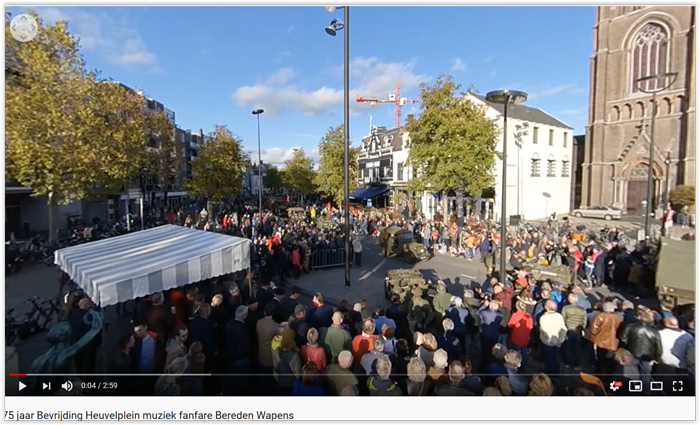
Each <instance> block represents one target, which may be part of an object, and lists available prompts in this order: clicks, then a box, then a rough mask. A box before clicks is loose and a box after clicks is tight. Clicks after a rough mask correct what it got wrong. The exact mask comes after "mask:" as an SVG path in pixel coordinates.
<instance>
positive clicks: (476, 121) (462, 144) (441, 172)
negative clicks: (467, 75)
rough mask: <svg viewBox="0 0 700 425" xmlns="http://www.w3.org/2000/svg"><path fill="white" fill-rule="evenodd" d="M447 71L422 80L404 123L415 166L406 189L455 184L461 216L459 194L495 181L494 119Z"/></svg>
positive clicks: (479, 190)
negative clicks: (412, 114)
mask: <svg viewBox="0 0 700 425" xmlns="http://www.w3.org/2000/svg"><path fill="white" fill-rule="evenodd" d="M459 90H460V85H459V84H457V83H455V81H454V79H453V78H452V76H450V75H445V74H443V75H440V76H439V77H438V79H437V80H436V81H435V83H434V84H432V85H429V84H422V85H421V100H422V103H421V113H420V116H419V117H418V119H415V120H413V121H412V122H410V123H409V124H407V126H406V130H407V131H408V133H409V135H410V150H409V153H408V160H407V161H406V162H407V164H408V165H409V166H410V167H411V168H412V169H413V170H414V171H413V176H412V179H411V180H410V181H409V182H408V186H409V188H410V189H411V190H414V191H422V190H427V189H428V188H429V189H430V190H433V191H448V190H454V191H455V192H456V195H457V208H458V209H457V215H458V220H459V222H460V223H462V222H463V219H464V194H465V192H466V193H470V194H481V193H482V191H483V190H484V189H486V188H489V187H491V186H492V185H493V184H494V176H493V168H494V165H495V161H496V158H497V157H498V155H499V154H498V152H497V151H496V137H497V136H498V128H497V126H496V124H495V123H494V122H493V121H491V120H490V119H489V118H487V117H486V109H485V108H484V107H482V106H480V105H477V104H475V103H472V102H471V101H470V100H469V99H468V98H466V95H467V93H460V92H459Z"/></svg>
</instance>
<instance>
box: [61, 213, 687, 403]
mask: <svg viewBox="0 0 700 425" xmlns="http://www.w3.org/2000/svg"><path fill="white" fill-rule="evenodd" d="M318 216H325V217H326V218H327V219H329V220H330V221H332V222H334V221H335V222H337V221H339V220H340V217H342V214H341V212H340V211H338V210H335V209H332V208H330V207H329V208H325V207H324V206H323V205H320V206H312V207H309V208H307V211H306V214H304V215H303V216H302V217H299V218H293V217H288V218H283V217H279V216H276V215H274V214H272V213H269V212H267V213H264V214H263V215H262V219H261V218H260V215H258V214H257V212H256V211H255V210H254V207H252V206H250V205H242V207H239V208H237V207H236V206H234V207H233V209H232V210H231V211H228V212H224V213H222V214H221V215H219V216H218V217H217V219H216V221H215V222H216V223H218V224H220V225H221V226H222V227H223V228H224V229H226V231H230V232H231V233H232V234H237V235H240V236H245V237H250V238H251V239H253V241H254V253H255V255H254V258H255V260H254V261H255V262H257V264H258V265H259V269H258V278H257V282H258V283H259V284H258V285H257V289H254V290H253V288H251V287H249V286H246V284H245V279H244V277H245V276H240V275H231V276H224V277H219V278H216V279H211V280H209V281H206V282H199V283H198V284H193V285H190V286H188V287H185V288H178V289H173V290H171V291H168V292H167V293H156V294H153V295H151V296H150V297H147V298H145V299H141V300H138V303H137V305H136V306H135V309H134V312H133V315H132V319H133V320H132V325H133V329H132V332H129V333H128V334H126V335H124V336H123V337H121V338H120V339H119V345H118V351H117V352H116V354H114V356H113V358H111V359H110V361H109V362H108V363H107V365H106V367H105V373H108V374H112V375H114V376H117V375H120V374H126V373H130V374H133V373H136V374H138V373H143V374H144V377H143V378H138V379H134V378H132V377H122V378H120V377H117V378H116V379H118V380H119V381H120V382H119V385H118V389H117V390H116V392H117V393H118V394H120V395H218V394H223V395H295V396H312V395H316V396H320V395H348V396H350V395H369V396H377V395H436V396H441V395H465V396H478V395H501V396H508V395H541V396H545V395H567V394H568V395H597V394H601V393H602V391H604V390H605V388H607V384H608V383H609V382H611V381H612V380H615V381H622V382H625V381H631V380H641V381H643V382H644V384H645V385H644V392H645V393H648V392H649V391H650V386H649V385H648V384H649V383H650V382H651V381H652V380H653V381H658V380H662V381H663V380H666V381H668V380H670V379H673V380H684V382H686V385H685V388H686V389H687V390H689V389H690V388H694V375H695V363H694V358H695V355H694V353H695V336H694V333H695V326H694V324H695V321H694V309H693V310H692V311H691V310H688V311H678V310H677V309H673V308H672V307H673V306H672V305H670V304H668V303H664V302H662V303H661V305H660V307H659V308H658V310H657V311H654V310H652V309H650V308H647V307H644V306H642V305H638V306H635V305H634V304H632V303H631V302H629V301H624V302H621V301H620V300H619V299H618V298H615V297H610V298H606V299H602V300H595V299H593V298H591V297H590V296H589V294H588V292H587V291H586V288H585V287H584V288H582V287H581V286H580V285H577V284H576V280H574V283H573V284H570V285H569V284H562V283H561V282H557V281H537V280H536V279H535V278H534V277H533V276H532V274H531V273H530V269H529V267H528V266H527V264H528V259H529V258H530V259H531V258H535V259H537V260H538V261H541V260H543V259H545V258H547V257H546V256H544V257H542V256H541V255H540V254H541V252H542V251H545V252H546V251H547V250H548V249H550V250H551V249H552V248H551V245H559V246H566V248H567V249H561V251H560V252H561V253H562V254H561V255H560V258H562V259H564V261H568V259H572V260H571V264H572V268H573V269H574V270H575V269H576V268H577V267H580V266H581V265H583V266H584V267H585V268H586V270H585V275H586V276H588V277H591V278H592V280H594V281H599V282H608V283H611V285H615V284H620V283H621V281H617V280H615V276H616V275H615V273H614V272H613V273H610V270H609V267H610V266H611V264H614V265H616V266H617V267H616V268H615V270H618V269H619V262H618V261H619V260H618V259H616V258H611V257H610V256H611V255H613V254H611V253H610V251H613V250H614V249H615V248H617V247H616V246H615V243H614V242H615V240H614V237H613V236H614V235H611V240H610V241H609V242H610V245H609V246H607V247H598V246H597V245H596V246H587V245H586V246H585V247H584V248H583V251H584V252H585V250H597V251H592V252H599V254H598V256H603V258H606V261H604V262H602V267H603V270H602V273H601V272H600V271H597V270H596V267H597V266H598V264H600V263H599V262H597V260H596V261H592V262H593V272H592V273H590V274H589V273H588V270H587V268H588V263H589V262H591V261H589V259H588V258H587V257H586V256H585V254H584V256H582V257H581V258H578V257H577V256H575V255H574V253H573V250H572V247H574V248H575V247H576V245H575V244H572V243H571V242H572V240H571V239H568V240H567V239H566V238H559V237H558V236H554V237H553V236H543V235H540V234H539V233H538V232H537V231H532V232H528V233H527V234H521V235H513V236H509V238H510V239H509V240H510V243H509V249H510V251H511V252H510V253H509V254H508V255H509V256H510V261H509V264H510V268H511V269H513V274H512V276H511V278H506V279H500V278H499V276H498V275H497V273H493V271H494V268H497V261H496V259H495V258H497V256H498V255H499V252H498V246H499V241H498V233H497V232H494V229H490V228H489V227H488V226H485V225H483V224H480V225H478V226H472V225H469V226H465V228H464V230H463V231H460V233H462V234H461V235H453V234H449V238H445V237H443V238H442V239H439V237H438V236H437V235H436V234H435V233H434V232H435V230H437V231H438V234H439V232H440V229H439V226H438V225H436V224H435V223H434V222H430V221H427V220H422V219H420V218H419V219H416V220H405V219H404V218H401V217H396V216H392V215H388V214H384V213H381V212H373V213H363V212H357V213H353V216H352V218H351V225H352V229H353V233H358V234H372V233H373V232H374V231H375V230H376V229H377V228H379V227H381V226H386V225H398V226H403V227H406V228H407V229H412V230H413V231H414V232H415V234H416V237H417V238H420V239H419V240H422V241H423V242H425V243H426V245H427V246H428V247H430V248H431V249H432V250H433V251H434V252H440V249H439V248H440V245H443V244H446V245H448V246H450V247H451V248H452V247H454V246H455V245H459V244H461V243H464V244H466V248H468V249H469V250H466V252H467V255H466V258H467V259H476V258H477V255H478V256H479V259H480V260H481V261H482V262H483V263H484V264H485V267H486V270H487V272H488V273H489V274H490V275H491V276H493V277H490V278H489V279H487V280H486V281H485V282H484V283H483V284H481V285H475V286H474V287H473V288H470V289H467V290H465V291H464V293H463V294H459V295H454V294H450V293H449V292H448V290H447V287H446V286H445V285H444V284H442V283H441V282H439V283H438V285H437V288H436V291H434V292H427V291H421V290H417V291H415V292H414V293H413V294H412V296H409V297H407V299H406V301H405V302H401V300H400V299H399V297H398V296H396V295H395V296H393V297H392V299H391V304H392V305H391V306H390V307H388V308H383V307H381V306H371V305H369V304H368V303H367V302H366V301H364V300H360V301H358V302H357V303H355V304H352V303H350V302H349V301H348V300H342V302H341V303H340V305H336V306H332V305H329V304H328V303H327V302H326V301H325V299H324V296H323V295H322V293H320V292H318V293H316V294H315V295H314V296H313V298H312V300H311V303H305V302H303V300H304V299H305V298H304V296H303V295H302V294H301V291H300V290H299V288H297V287H291V285H290V284H289V282H288V279H290V278H298V277H299V275H300V274H301V273H303V272H305V271H308V269H307V268H306V267H305V266H306V265H305V264H304V258H305V257H306V258H308V257H307V256H306V255H304V253H305V252H306V250H310V251H313V250H314V249H322V247H324V246H331V245H333V244H334V246H336V247H342V245H343V244H342V242H343V239H342V238H343V237H345V235H344V234H342V232H341V231H340V229H337V230H335V231H326V230H323V229H321V228H319V227H318V226H316V224H315V221H316V218H318ZM200 218H201V219H204V220H207V217H205V216H202V215H201V214H200ZM207 222H208V220H207ZM192 223H193V220H192V219H190V220H189V221H188V220H187V219H186V218H183V219H182V224H185V225H193V224H192ZM445 227H449V226H445ZM443 230H444V229H443ZM426 236H427V237H426ZM426 239H427V240H426ZM582 245H583V244H582ZM608 248H609V249H608ZM618 249H619V248H618ZM360 251H361V248H360ZM626 255H628V256H630V257H634V258H638V257H642V258H643V257H644V255H646V252H645V248H644V246H641V248H640V249H638V250H636V251H634V252H632V253H628V254H626ZM567 264H568V263H567ZM73 302H74V308H73V310H72V311H71V313H69V320H72V323H75V324H76V325H75V327H74V333H75V335H74V339H76V340H77V339H78V338H79V337H80V332H82V330H81V329H83V328H84V326H82V327H81V325H80V324H79V322H80V318H81V316H82V315H83V314H84V311H86V310H87V309H89V308H90V303H89V300H86V299H83V300H81V299H80V297H76V299H75V300H74V301H73ZM307 304H308V305H307ZM122 313H123V310H122ZM95 353H96V350H95V349H94V348H91V349H84V350H83V351H81V352H80V353H79V354H78V356H76V359H80V361H81V365H79V366H78V371H79V373H90V372H92V371H94V367H95V361H94V356H95ZM90 357H92V358H93V359H92V360H91V359H90ZM76 364H77V363H76ZM91 369H92V370H91ZM160 373H164V375H162V376H161V377H157V376H156V374H160ZM209 374H211V375H210V376H209ZM581 377H583V381H582V380H581ZM596 377H597V378H596ZM596 379H599V381H596ZM596 382H597V383H599V384H602V385H597V386H595V385H588V384H591V383H596ZM670 385H671V383H670V382H669V383H668V384H667V388H669V387H670ZM626 388H627V386H626V384H625V385H622V387H621V389H620V390H619V391H614V392H612V391H610V390H608V393H609V394H616V395H617V394H627V395H628V394H629V392H628V391H627V389H626Z"/></svg>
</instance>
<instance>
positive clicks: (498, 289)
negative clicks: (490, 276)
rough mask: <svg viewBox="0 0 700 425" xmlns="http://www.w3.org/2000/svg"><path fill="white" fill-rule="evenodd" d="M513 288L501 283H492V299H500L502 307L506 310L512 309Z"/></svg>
mask: <svg viewBox="0 0 700 425" xmlns="http://www.w3.org/2000/svg"><path fill="white" fill-rule="evenodd" d="M513 296H515V293H514V292H513V288H510V287H508V286H505V285H503V284H502V283H500V282H499V283H497V284H495V285H493V299H495V300H496V301H500V302H501V305H502V306H503V308H505V309H506V310H507V311H512V310H513V303H512V301H513Z"/></svg>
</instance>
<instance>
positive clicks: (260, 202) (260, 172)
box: [253, 109, 265, 220]
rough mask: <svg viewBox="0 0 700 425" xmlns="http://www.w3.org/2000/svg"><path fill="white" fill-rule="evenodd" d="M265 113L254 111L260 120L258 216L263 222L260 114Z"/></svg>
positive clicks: (259, 110) (260, 110) (258, 110)
mask: <svg viewBox="0 0 700 425" xmlns="http://www.w3.org/2000/svg"><path fill="white" fill-rule="evenodd" d="M263 112H265V111H264V110H262V109H255V110H253V115H255V116H256V117H257V118H258V214H260V219H261V220H262V212H263V209H262V193H263V181H262V178H263V175H262V153H261V152H260V114H262V113H263Z"/></svg>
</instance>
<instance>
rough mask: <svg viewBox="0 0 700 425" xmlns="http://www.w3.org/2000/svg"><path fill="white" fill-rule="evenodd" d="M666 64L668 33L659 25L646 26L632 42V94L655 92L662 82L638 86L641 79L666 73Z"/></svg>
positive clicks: (650, 24) (652, 81)
mask: <svg viewBox="0 0 700 425" xmlns="http://www.w3.org/2000/svg"><path fill="white" fill-rule="evenodd" d="M667 63H668V33H667V32H666V29H665V28H664V27H662V26H661V25H659V24H654V23H649V24H646V25H645V26H644V27H643V28H642V29H641V30H639V32H638V33H637V35H636V36H635V37H634V39H633V41H632V56H631V72H632V76H631V79H632V81H631V83H632V93H637V92H639V91H640V90H639V89H640V88H641V89H642V90H643V91H644V90H646V91H651V90H655V89H656V87H657V84H658V85H662V84H665V83H664V82H663V81H657V80H651V81H646V82H644V83H641V87H640V85H638V84H637V83H636V81H637V80H638V79H640V78H642V77H646V76H649V75H656V74H661V73H664V72H666V66H667Z"/></svg>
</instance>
